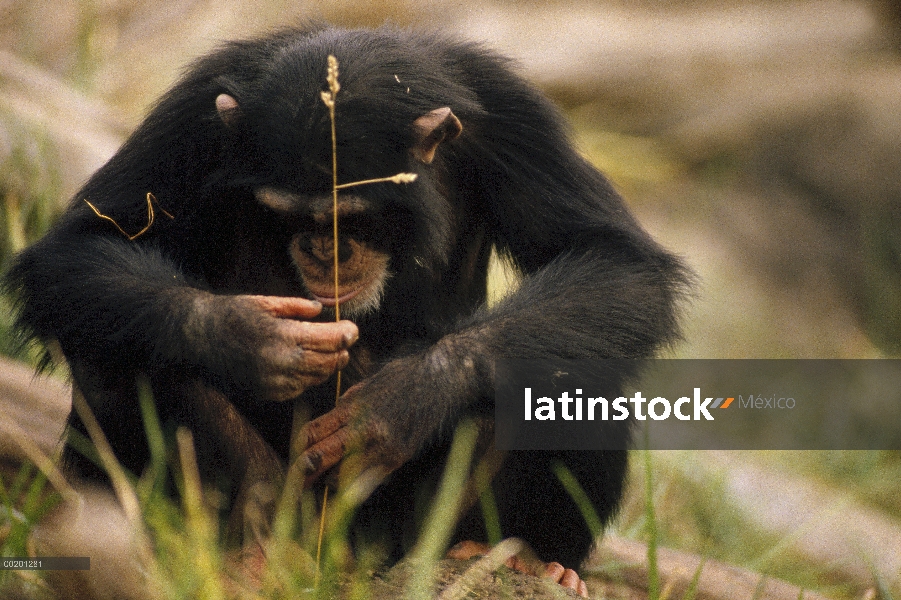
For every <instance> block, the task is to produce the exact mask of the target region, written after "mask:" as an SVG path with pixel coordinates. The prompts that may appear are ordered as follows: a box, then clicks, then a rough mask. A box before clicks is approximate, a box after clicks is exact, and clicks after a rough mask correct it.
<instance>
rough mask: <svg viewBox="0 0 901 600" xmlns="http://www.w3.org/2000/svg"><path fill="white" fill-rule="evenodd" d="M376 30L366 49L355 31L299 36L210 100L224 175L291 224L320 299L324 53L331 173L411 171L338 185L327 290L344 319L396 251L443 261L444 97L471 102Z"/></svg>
mask: <svg viewBox="0 0 901 600" xmlns="http://www.w3.org/2000/svg"><path fill="white" fill-rule="evenodd" d="M326 37H328V36H326ZM385 37H386V39H385V40H384V42H385V43H384V44H382V45H381V46H380V47H379V48H377V49H375V50H374V51H367V52H359V51H356V49H354V48H352V47H351V46H353V45H354V44H355V43H357V40H356V39H355V38H354V37H353V36H349V37H347V36H345V37H342V38H341V40H340V42H341V43H340V44H337V43H335V40H333V39H322V38H320V37H317V36H316V35H313V36H311V37H310V38H305V39H302V40H299V41H298V42H297V43H296V44H295V45H294V46H293V47H292V48H291V49H290V51H287V52H284V53H282V54H280V55H278V56H277V57H276V58H275V59H274V60H273V61H272V64H271V65H269V69H267V70H266V71H265V75H264V76H262V77H261V78H260V79H259V80H257V81H255V82H253V83H252V84H250V85H248V84H247V83H246V82H245V83H244V84H243V85H239V84H235V83H233V82H229V81H221V82H220V83H221V85H222V88H223V90H225V91H223V92H221V93H220V94H219V95H218V96H217V97H216V99H215V108H216V112H217V114H218V116H219V119H220V120H221V122H222V125H223V126H224V127H225V128H226V130H227V132H228V134H227V135H226V138H225V139H226V145H227V148H226V152H227V153H228V154H230V159H231V160H229V161H228V163H229V165H230V169H231V170H232V172H230V173H229V174H228V175H227V176H228V177H229V178H230V180H231V181H232V185H235V186H244V187H246V188H249V190H250V191H251V192H252V194H253V196H254V198H255V199H256V201H258V202H259V203H261V204H262V205H263V206H265V207H267V208H268V209H271V210H272V211H274V212H275V213H277V214H278V215H279V216H280V217H281V218H283V219H284V220H285V221H286V223H289V224H290V227H291V230H292V231H294V232H295V233H294V235H293V237H292V238H291V241H290V244H289V248H288V249H287V250H288V252H289V254H290V257H291V260H292V262H293V264H294V265H295V266H296V268H297V271H298V273H299V276H300V279H301V280H302V283H303V285H304V286H305V288H306V290H307V292H309V294H310V296H311V297H312V298H314V299H316V300H318V301H320V302H321V303H322V304H323V305H325V306H326V307H333V306H334V305H335V302H336V294H335V273H334V271H335V267H334V235H333V221H332V215H333V208H332V206H333V199H332V191H331V188H332V145H331V121H330V118H329V113H328V109H327V107H326V106H325V104H324V103H323V101H322V99H321V95H320V93H321V91H323V90H327V89H328V88H327V83H326V65H327V57H328V56H329V55H330V54H331V55H335V56H336V57H337V58H338V61H339V64H340V67H339V68H340V75H339V82H340V85H341V89H340V92H339V93H338V94H337V100H336V103H335V110H336V118H335V125H336V146H337V173H338V184H339V185H341V184H348V183H352V182H357V181H362V180H367V179H376V178H384V177H390V176H393V175H396V174H398V173H414V174H416V175H417V176H418V179H417V181H416V182H414V183H409V184H398V183H391V182H383V183H376V184H370V185H361V186H355V187H352V188H349V189H347V190H346V191H340V192H339V195H338V230H339V235H338V239H339V242H338V259H339V265H338V275H339V280H338V281H339V283H338V292H337V301H338V302H339V303H340V305H341V311H342V315H345V316H348V317H351V318H353V317H355V316H359V315H362V314H365V313H366V312H369V311H371V310H374V309H377V308H378V307H379V305H380V302H381V298H382V295H383V293H384V292H385V289H386V285H387V284H388V281H389V279H390V277H391V274H392V269H397V268H401V267H400V265H399V263H400V261H399V258H400V257H405V258H409V257H413V260H414V261H415V262H416V263H417V264H419V265H423V264H430V265H433V264H440V263H441V262H442V261H446V257H447V253H448V252H449V251H450V248H452V247H453V244H454V241H455V240H454V233H453V229H454V225H453V222H454V218H455V209H454V207H453V206H452V201H451V200H450V199H449V198H448V193H447V190H446V186H444V185H443V184H442V182H441V176H440V172H441V169H440V167H438V165H439V164H441V163H442V160H441V159H440V154H441V152H442V151H441V150H439V146H441V145H442V142H449V141H451V140H454V139H456V138H457V137H458V136H459V135H460V134H461V132H462V128H463V126H462V124H461V122H460V119H458V118H457V116H456V115H455V114H454V112H455V111H457V110H458V108H457V107H456V106H454V107H453V108H452V105H454V104H456V105H458V106H460V109H459V110H463V111H464V112H467V111H468V112H469V113H473V112H474V111H475V112H477V111H478V107H477V105H474V103H473V101H472V100H471V98H469V92H468V91H467V90H465V89H463V88H461V87H460V86H459V84H456V83H454V82H453V79H452V78H450V77H449V76H446V75H444V74H443V73H442V72H441V66H440V65H439V64H433V62H434V61H433V59H431V58H430V57H427V56H420V57H417V60H411V59H410V56H409V54H407V49H405V48H404V47H403V46H402V45H401V43H400V42H399V41H398V40H396V39H394V37H393V36H391V35H390V34H388V33H386V34H385ZM371 38H372V36H371V32H370V35H369V36H368V38H367V40H366V41H367V43H371V42H372V39H371ZM360 43H362V41H361V42H360ZM436 157H439V158H438V160H437V161H436ZM407 262H408V263H409V262H410V261H407Z"/></svg>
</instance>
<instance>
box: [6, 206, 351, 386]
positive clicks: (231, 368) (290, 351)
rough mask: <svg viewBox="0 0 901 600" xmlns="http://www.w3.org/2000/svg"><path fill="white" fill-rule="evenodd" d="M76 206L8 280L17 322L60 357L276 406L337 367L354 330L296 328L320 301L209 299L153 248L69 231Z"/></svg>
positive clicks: (314, 325)
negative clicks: (188, 381)
mask: <svg viewBox="0 0 901 600" xmlns="http://www.w3.org/2000/svg"><path fill="white" fill-rule="evenodd" d="M79 210H80V209H79V207H74V208H73V209H70V211H71V212H70V214H68V215H67V216H66V217H65V218H64V220H63V222H62V223H61V224H60V225H59V226H58V227H57V228H56V229H55V230H53V231H51V232H50V233H49V234H48V235H47V236H45V237H44V238H43V239H42V240H41V241H39V242H38V243H36V244H34V245H33V246H31V247H30V248H28V249H27V250H25V251H24V252H23V253H21V254H20V255H19V256H18V258H17V260H16V262H15V264H14V265H13V267H12V269H11V270H10V272H9V273H8V274H7V276H6V281H5V286H6V287H8V288H9V289H10V290H11V291H13V292H14V295H15V296H16V298H17V301H18V305H19V309H20V312H19V323H20V325H22V326H23V328H25V329H26V330H27V331H28V332H30V333H31V334H32V335H34V336H35V337H38V338H40V339H42V340H44V341H49V340H57V341H58V342H59V344H60V346H61V347H62V350H63V352H64V354H66V356H67V357H69V358H71V359H77V360H79V361H80V362H82V363H88V364H93V365H106V366H107V367H111V368H114V369H117V370H119V371H120V372H124V373H137V372H144V373H147V374H148V375H154V374H157V373H159V372H162V371H164V370H166V369H169V368H172V367H177V368H179V369H180V370H181V373H182V374H187V375H189V376H191V375H193V376H196V377H197V378H198V379H200V380H202V381H205V382H207V383H208V384H210V385H212V386H213V387H214V388H216V389H219V390H221V391H224V392H227V393H230V392H238V393H242V394H249V395H255V396H256V397H262V398H266V399H273V400H284V399H287V398H291V397H295V396H297V395H298V394H299V393H301V392H302V391H303V390H304V389H305V388H307V387H309V386H310V385H314V384H317V383H320V382H322V381H324V380H325V379H326V378H328V377H329V376H330V375H331V374H332V373H333V372H334V371H335V369H337V368H340V366H342V365H343V364H345V363H346V361H347V352H346V348H347V347H349V346H350V344H352V343H353V341H354V340H355V339H356V327H355V326H354V325H353V324H352V323H349V322H343V323H340V324H334V323H310V322H307V321H302V320H295V319H310V318H312V317H315V316H316V315H317V314H318V313H319V311H320V310H321V306H319V304H318V303H315V302H311V301H308V300H305V299H302V298H278V297H268V296H248V295H244V296H240V295H239V296H235V295H224V294H223V295H220V294H214V293H212V292H211V291H209V290H207V289H205V288H204V287H202V286H201V285H199V284H197V283H195V282H192V281H190V280H189V278H188V277H187V276H186V275H185V274H184V273H183V272H182V271H181V270H180V269H179V268H177V267H176V265H175V263H174V262H173V261H172V260H170V259H168V258H167V257H166V256H165V255H164V253H163V251H162V250H161V249H160V247H159V245H158V244H157V243H155V242H152V241H151V242H147V243H141V242H139V241H137V240H136V241H128V240H127V239H125V238H124V237H123V238H121V239H119V238H115V237H109V236H105V235H101V234H97V233H85V234H80V233H77V232H73V229H75V228H76V227H77V211H79ZM73 213H75V214H73ZM84 227H85V228H86V229H90V228H91V227H93V225H90V226H84Z"/></svg>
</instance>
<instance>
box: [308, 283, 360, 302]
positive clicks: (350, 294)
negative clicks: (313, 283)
mask: <svg viewBox="0 0 901 600" xmlns="http://www.w3.org/2000/svg"><path fill="white" fill-rule="evenodd" d="M365 287H366V286H365V285H361V286H360V287H358V288H356V289H353V290H351V291H349V292H347V293H346V294H344V295H343V296H338V300H337V303H338V304H344V303H345V302H347V301H348V300H350V299H352V298H353V297H355V296H356V295H357V294H359V293H360V292H361V291H362V290H363V289H364V288H365ZM310 293H311V294H313V298H314V299H315V300H317V301H318V302H319V303H321V304H322V305H323V306H335V296H320V295H319V294H317V293H316V292H314V291H312V290H310Z"/></svg>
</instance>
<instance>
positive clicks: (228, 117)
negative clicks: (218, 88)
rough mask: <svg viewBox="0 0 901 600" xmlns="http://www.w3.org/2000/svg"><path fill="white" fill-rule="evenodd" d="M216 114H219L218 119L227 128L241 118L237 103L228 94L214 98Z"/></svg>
mask: <svg viewBox="0 0 901 600" xmlns="http://www.w3.org/2000/svg"><path fill="white" fill-rule="evenodd" d="M216 112H218V113H219V118H220V119H222V122H223V123H225V125H226V126H228V127H231V126H232V125H234V124H235V123H237V122H238V119H239V118H240V117H241V107H240V106H238V101H237V100H235V98H234V96H230V95H229V94H219V95H218V96H216Z"/></svg>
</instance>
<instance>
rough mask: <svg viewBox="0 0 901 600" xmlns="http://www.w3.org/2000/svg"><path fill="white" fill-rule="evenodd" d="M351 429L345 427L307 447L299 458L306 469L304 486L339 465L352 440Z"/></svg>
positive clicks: (307, 485)
mask: <svg viewBox="0 0 901 600" xmlns="http://www.w3.org/2000/svg"><path fill="white" fill-rule="evenodd" d="M350 435H351V433H350V429H348V428H347V427H344V428H342V429H339V430H338V431H337V432H335V433H334V434H332V435H330V436H328V437H327V438H325V439H324V440H322V441H321V442H319V443H317V444H315V445H314V446H313V447H311V448H309V449H307V451H306V452H304V453H303V454H302V455H301V456H300V458H299V459H298V460H300V461H301V462H300V465H301V466H302V467H303V468H304V470H305V471H306V473H307V474H306V478H305V479H304V487H309V486H310V485H312V483H313V482H314V481H316V479H318V478H319V476H320V475H322V474H323V473H325V472H326V471H328V470H329V469H331V468H332V467H334V466H335V465H337V464H338V463H339V462H341V459H342V458H344V452H345V450H346V449H347V445H348V441H349V440H350Z"/></svg>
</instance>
